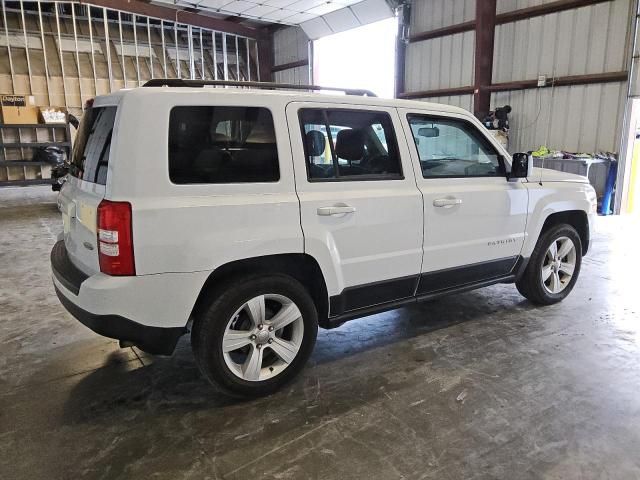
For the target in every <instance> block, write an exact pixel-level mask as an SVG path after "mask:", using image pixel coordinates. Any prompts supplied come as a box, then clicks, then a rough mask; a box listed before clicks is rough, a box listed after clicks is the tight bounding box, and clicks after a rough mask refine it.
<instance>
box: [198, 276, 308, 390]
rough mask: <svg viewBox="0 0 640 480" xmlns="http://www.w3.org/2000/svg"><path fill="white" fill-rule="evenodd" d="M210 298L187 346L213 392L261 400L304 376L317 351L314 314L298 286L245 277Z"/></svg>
mask: <svg viewBox="0 0 640 480" xmlns="http://www.w3.org/2000/svg"><path fill="white" fill-rule="evenodd" d="M212 297H213V299H212V301H211V303H210V305H209V306H208V307H206V308H204V309H203V310H202V311H201V313H200V314H199V315H198V316H197V318H196V319H195V321H194V326H193V330H192V332H191V344H192V348H193V353H194V356H195V359H196V363H197V365H198V368H199V369H200V371H201V372H202V374H203V375H204V376H205V377H206V378H207V380H209V381H210V382H211V383H212V384H213V385H214V386H215V387H217V388H218V389H220V390H221V391H223V392H224V393H226V394H229V395H232V396H241V397H259V396H264V395H269V394H271V393H273V392H275V391H276V390H278V389H279V388H280V387H282V386H283V385H284V384H285V383H287V382H289V381H290V380H292V379H293V378H294V377H295V376H296V375H297V374H298V373H299V372H300V371H301V370H302V368H303V367H304V365H305V363H306V362H307V360H308V358H309V356H310V355H311V352H312V351H313V347H314V345H315V341H316V336H317V333H318V314H317V311H316V308H315V305H314V303H313V300H312V298H311V296H310V295H309V293H308V292H307V291H306V289H305V288H304V287H303V286H302V285H301V284H300V283H299V282H298V281H297V280H295V279H293V278H291V277H288V276H286V275H268V276H257V275H256V276H244V277H239V278H236V279H235V280H233V281H231V282H229V283H227V285H226V286H225V287H224V288H222V289H218V290H217V291H216V292H215V294H214V295H212Z"/></svg>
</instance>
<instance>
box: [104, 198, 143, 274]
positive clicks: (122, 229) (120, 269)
mask: <svg viewBox="0 0 640 480" xmlns="http://www.w3.org/2000/svg"><path fill="white" fill-rule="evenodd" d="M98 257H99V260H100V271H101V272H103V273H106V274H108V275H135V274H136V266H135V262H134V258H133V230H132V228H131V204H130V203H129V202H111V201H109V200H102V201H101V202H100V205H98Z"/></svg>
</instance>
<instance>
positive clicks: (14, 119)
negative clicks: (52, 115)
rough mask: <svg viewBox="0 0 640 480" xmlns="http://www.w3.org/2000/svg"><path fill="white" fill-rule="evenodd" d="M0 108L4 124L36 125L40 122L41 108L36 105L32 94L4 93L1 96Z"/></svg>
mask: <svg viewBox="0 0 640 480" xmlns="http://www.w3.org/2000/svg"><path fill="white" fill-rule="evenodd" d="M0 110H1V111H2V123H4V124H23V123H24V124H28V125H36V124H38V123H39V118H38V113H39V110H38V107H36V106H35V105H34V99H33V97H32V96H24V95H2V96H0Z"/></svg>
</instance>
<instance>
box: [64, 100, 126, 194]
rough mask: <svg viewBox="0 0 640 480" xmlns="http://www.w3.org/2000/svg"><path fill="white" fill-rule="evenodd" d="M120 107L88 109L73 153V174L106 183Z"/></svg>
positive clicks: (91, 180) (70, 169)
mask: <svg viewBox="0 0 640 480" xmlns="http://www.w3.org/2000/svg"><path fill="white" fill-rule="evenodd" d="M115 118H116V107H95V108H88V109H87V110H85V112H84V115H83V116H82V121H81V122H80V128H79V129H78V133H77V135H76V139H75V143H74V145H73V153H72V155H71V165H70V167H69V173H70V174H71V175H73V176H74V177H76V178H79V179H81V180H84V181H87V182H92V183H98V184H100V185H105V184H106V182H107V166H108V164H109V151H110V148H111V135H112V133H113V125H114V123H115Z"/></svg>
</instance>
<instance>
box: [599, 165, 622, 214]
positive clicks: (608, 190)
mask: <svg viewBox="0 0 640 480" xmlns="http://www.w3.org/2000/svg"><path fill="white" fill-rule="evenodd" d="M617 176H618V162H617V161H612V162H611V164H610V165H609V173H607V183H606V184H605V186H604V195H603V196H602V205H601V206H600V215H611V214H612V213H613V212H612V211H611V199H612V198H613V188H614V187H615V185H616V177H617Z"/></svg>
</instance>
